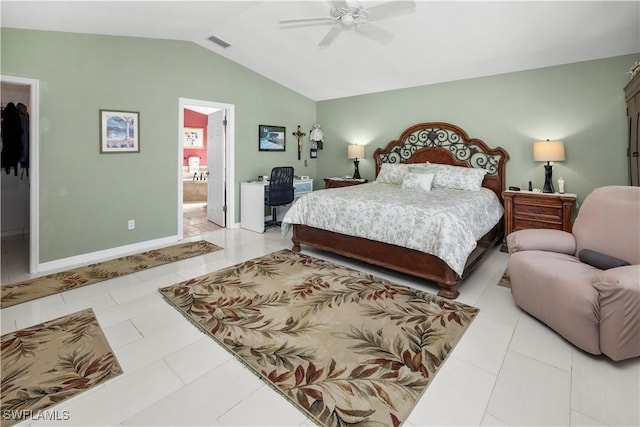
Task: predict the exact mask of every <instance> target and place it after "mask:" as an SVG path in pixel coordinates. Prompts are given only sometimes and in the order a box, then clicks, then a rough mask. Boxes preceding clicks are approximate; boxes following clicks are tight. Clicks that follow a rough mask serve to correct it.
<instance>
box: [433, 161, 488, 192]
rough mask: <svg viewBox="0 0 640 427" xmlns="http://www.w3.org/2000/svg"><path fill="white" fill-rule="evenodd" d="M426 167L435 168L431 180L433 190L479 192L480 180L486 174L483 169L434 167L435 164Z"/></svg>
mask: <svg viewBox="0 0 640 427" xmlns="http://www.w3.org/2000/svg"><path fill="white" fill-rule="evenodd" d="M428 166H429V167H435V168H436V175H435V177H434V178H433V188H451V189H454V190H467V191H480V189H481V188H482V180H483V179H484V176H485V175H486V173H487V171H486V170H485V169H480V168H467V167H463V166H451V165H440V164H438V165H436V164H435V163H429V165H428Z"/></svg>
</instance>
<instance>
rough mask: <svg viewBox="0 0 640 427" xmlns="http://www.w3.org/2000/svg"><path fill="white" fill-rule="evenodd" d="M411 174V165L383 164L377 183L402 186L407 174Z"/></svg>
mask: <svg viewBox="0 0 640 427" xmlns="http://www.w3.org/2000/svg"><path fill="white" fill-rule="evenodd" d="M408 173H409V165H408V164H404V163H383V164H382V167H381V168H380V172H379V173H378V176H377V177H376V182H381V183H385V184H397V185H400V184H402V181H403V179H404V177H405V175H406V174H408Z"/></svg>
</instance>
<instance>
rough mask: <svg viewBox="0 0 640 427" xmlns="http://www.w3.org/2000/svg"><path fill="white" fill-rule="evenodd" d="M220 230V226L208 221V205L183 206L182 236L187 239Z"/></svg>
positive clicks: (190, 204) (189, 204) (188, 204)
mask: <svg viewBox="0 0 640 427" xmlns="http://www.w3.org/2000/svg"><path fill="white" fill-rule="evenodd" d="M220 228H221V227H220V226H219V225H217V224H214V223H213V222H211V221H208V220H207V204H206V203H184V204H183V205H182V235H183V236H184V237H185V238H188V237H193V236H197V235H200V234H202V233H207V232H209V231H215V230H219V229H220Z"/></svg>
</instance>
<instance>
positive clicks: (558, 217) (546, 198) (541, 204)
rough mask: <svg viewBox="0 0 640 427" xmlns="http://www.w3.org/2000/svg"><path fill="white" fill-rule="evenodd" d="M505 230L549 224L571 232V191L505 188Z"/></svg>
mask: <svg viewBox="0 0 640 427" xmlns="http://www.w3.org/2000/svg"><path fill="white" fill-rule="evenodd" d="M502 196H503V197H504V217H505V226H506V234H509V233H512V232H514V231H516V230H526V229H528V228H549V229H553V230H564V231H566V232H569V233H570V232H571V229H572V226H573V224H572V220H573V205H574V204H575V203H576V198H577V197H576V195H575V194H559V193H553V194H549V193H533V192H529V191H511V190H509V191H505V192H503V193H502Z"/></svg>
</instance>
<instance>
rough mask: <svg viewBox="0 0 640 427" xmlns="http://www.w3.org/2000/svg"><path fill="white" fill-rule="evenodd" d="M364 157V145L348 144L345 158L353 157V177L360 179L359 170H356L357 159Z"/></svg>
mask: <svg viewBox="0 0 640 427" xmlns="http://www.w3.org/2000/svg"><path fill="white" fill-rule="evenodd" d="M363 157H364V145H356V144H350V145H349V146H348V147H347V158H349V159H355V160H354V161H353V164H354V165H355V167H356V170H355V171H354V172H353V178H355V179H360V171H358V163H360V162H359V161H358V159H362V158H363Z"/></svg>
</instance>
